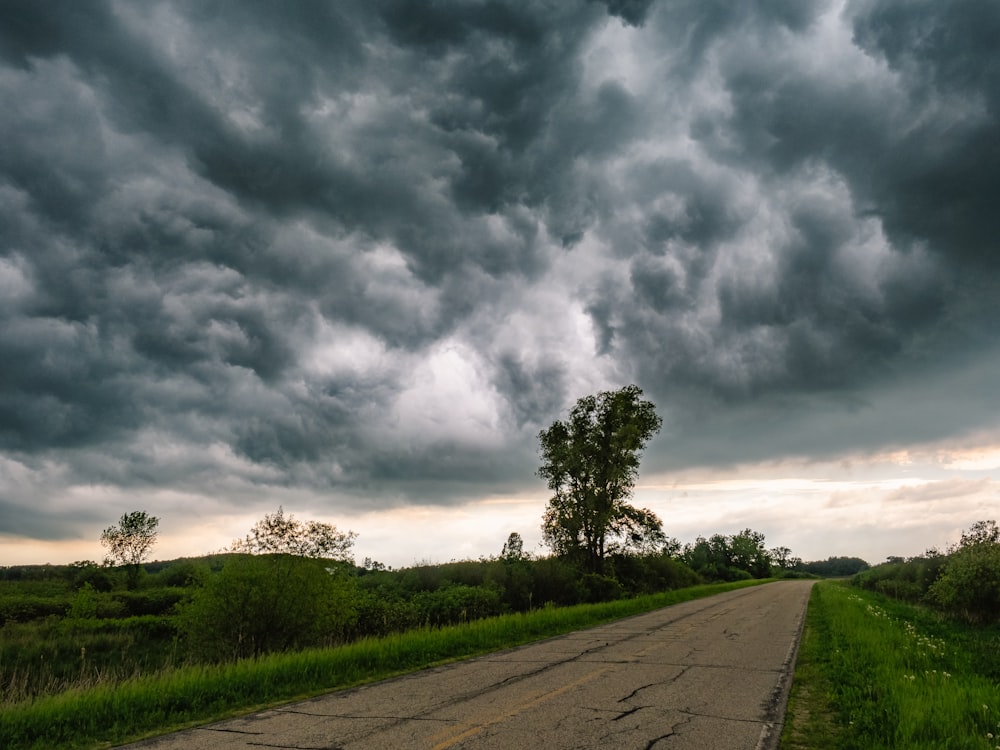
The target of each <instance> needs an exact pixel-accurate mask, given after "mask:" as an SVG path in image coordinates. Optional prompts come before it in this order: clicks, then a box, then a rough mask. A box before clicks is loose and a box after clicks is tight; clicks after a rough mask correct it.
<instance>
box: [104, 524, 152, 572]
mask: <svg viewBox="0 0 1000 750" xmlns="http://www.w3.org/2000/svg"><path fill="white" fill-rule="evenodd" d="M159 525H160V519H159V518H157V517H156V516H151V515H149V514H148V513H146V511H144V510H136V511H132V512H131V513H124V514H122V517H121V518H120V519H118V525H117V526H109V527H108V528H106V529H105V530H104V531H102V532H101V544H102V545H103V546H105V547H107V548H108V555H107V558H106V559H105V563H107V564H118V565H124V566H126V567H127V568H128V579H129V585H130V586H134V585H135V584H136V582H137V581H138V578H139V566H140V565H142V561H143V560H144V559H146V556H147V555H148V554H149V551H150V550H151V549H152V548H153V545H154V544H156V527H157V526H159Z"/></svg>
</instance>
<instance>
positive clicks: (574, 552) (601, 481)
mask: <svg viewBox="0 0 1000 750" xmlns="http://www.w3.org/2000/svg"><path fill="white" fill-rule="evenodd" d="M641 397H642V390H641V389H640V388H639V387H638V386H635V385H628V386H625V387H624V388H621V389H620V390H617V391H604V392H602V393H599V394H597V395H596V396H585V397H584V398H581V399H579V400H578V401H577V402H576V406H574V407H573V409H572V411H570V414H569V419H567V420H566V421H565V422H563V421H560V420H557V421H556V422H553V423H552V426H551V427H549V428H548V429H547V430H542V432H540V433H539V435H538V439H539V442H540V444H541V454H542V460H543V462H542V466H541V468H539V470H538V475H539V476H540V477H542V478H543V479H545V480H546V481H547V482H548V486H549V489H550V490H552V491H553V493H554V494H553V496H552V497H551V498H550V500H549V504H548V507H547V509H546V511H545V515H544V517H543V521H542V532H543V534H544V539H545V542H546V544H548V545H549V547H551V548H552V550H553V551H554V552H556V553H557V554H560V555H566V556H568V557H576V558H578V559H580V560H581V561H582V562H583V563H584V564H585V565H586V567H587V568H588V569H589V570H590V571H591V572H594V573H601V572H603V570H604V560H605V557H606V556H607V555H609V554H611V553H613V552H618V551H628V550H636V549H640V550H641V549H647V548H649V547H650V546H653V547H655V546H656V545H657V544H658V543H659V541H661V540H662V541H664V542H665V541H666V538H665V537H664V536H663V526H662V523H661V522H660V519H659V518H657V517H656V515H655V514H654V513H653V512H652V511H649V510H646V509H645V508H635V507H634V506H632V505H630V504H629V503H628V502H626V501H627V500H628V499H629V497H631V495H632V488H633V487H634V486H635V480H636V477H637V476H638V472H639V454H640V452H641V451H642V449H643V448H644V447H645V446H646V444H647V443H648V442H649V440H650V438H652V437H653V435H655V434H656V433H657V432H658V431H659V429H660V427H661V425H662V424H663V420H662V419H660V417H659V416H658V415H657V414H656V409H655V407H654V406H653V404H652V403H651V402H649V401H644V400H642V398H641Z"/></svg>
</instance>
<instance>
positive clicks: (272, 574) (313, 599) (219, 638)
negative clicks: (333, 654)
mask: <svg viewBox="0 0 1000 750" xmlns="http://www.w3.org/2000/svg"><path fill="white" fill-rule="evenodd" d="M353 590H354V582H353V580H351V579H349V578H348V577H347V576H346V575H345V574H343V573H342V572H341V571H338V570H330V569H327V568H326V567H325V563H324V562H322V561H319V560H311V559H307V558H301V557H294V556H291V555H261V556H251V555H245V556H244V555H240V556H234V557H232V558H231V559H229V560H228V561H227V562H226V565H225V567H223V569H222V572H221V573H219V574H218V575H216V576H214V577H213V578H212V579H210V580H209V582H208V584H207V585H206V586H205V587H204V588H203V589H201V590H199V591H197V592H196V593H195V595H194V597H193V599H192V601H191V603H190V604H188V605H186V606H184V607H183V608H182V610H181V614H180V616H179V620H178V629H179V630H180V632H181V633H182V634H183V636H184V638H185V641H186V643H187V644H188V646H189V647H190V649H191V651H192V652H193V654H194V655H195V656H197V657H199V658H203V659H208V660H225V659H240V658H243V657H247V656H256V655H259V654H263V653H266V652H271V651H285V650H288V649H293V648H304V647H307V646H314V645H321V644H323V643H329V642H333V641H336V640H339V639H341V638H342V637H343V636H344V634H345V632H346V629H347V627H348V626H349V624H350V623H351V621H352V620H353V618H354V616H355V613H354V607H353Z"/></svg>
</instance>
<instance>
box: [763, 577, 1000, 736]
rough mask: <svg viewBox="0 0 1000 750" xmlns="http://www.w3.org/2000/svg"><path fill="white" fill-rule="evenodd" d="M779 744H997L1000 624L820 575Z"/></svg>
mask: <svg viewBox="0 0 1000 750" xmlns="http://www.w3.org/2000/svg"><path fill="white" fill-rule="evenodd" d="M780 747H781V750H806V749H807V748H808V749H809V750H824V749H827V748H829V749H830V750H882V749H883V748H885V749H886V750H888V749H889V748H892V749H893V750H928V748H954V749H955V750H961V749H964V748H968V749H969V750H973V749H975V750H995V749H996V748H998V747H1000V628H997V626H995V625H994V626H991V627H974V626H971V625H968V624H962V623H960V622H958V621H955V620H953V619H946V618H945V617H943V616H941V615H940V614H936V613H933V612H930V611H929V610H926V609H922V608H919V607H916V606H914V605H910V604H906V603H903V602H899V601H896V600H893V599H889V598H887V597H885V596H882V595H879V594H875V593H871V592H867V591H862V590H860V589H858V588H855V587H851V586H848V585H847V584H846V583H841V582H832V581H825V582H821V583H817V584H816V586H815V587H814V589H813V594H812V597H811V600H810V604H809V611H808V613H807V617H806V625H805V631H804V634H803V640H802V644H801V646H800V650H799V658H798V662H797V665H796V671H795V679H794V681H793V685H792V694H791V700H790V703H789V710H788V716H787V719H786V726H785V731H784V733H783V735H782V740H781V745H780Z"/></svg>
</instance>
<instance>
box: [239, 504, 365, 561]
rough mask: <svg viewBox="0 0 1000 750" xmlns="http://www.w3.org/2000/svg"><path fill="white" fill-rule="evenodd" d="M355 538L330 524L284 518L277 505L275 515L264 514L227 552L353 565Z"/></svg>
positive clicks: (283, 511)
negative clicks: (292, 556)
mask: <svg viewBox="0 0 1000 750" xmlns="http://www.w3.org/2000/svg"><path fill="white" fill-rule="evenodd" d="M357 536H358V535H357V534H356V533H355V532H353V531H340V530H339V529H338V528H337V527H336V526H334V525H333V524H330V523H323V522H321V521H307V522H305V523H303V522H302V521H299V520H298V519H297V518H296V517H295V516H293V515H292V514H291V513H289V514H288V515H287V516H286V515H285V509H284V508H282V507H281V506H278V512H277V513H268V514H267V515H265V516H264V518H262V519H261V520H260V521H258V522H257V523H255V524H254V526H253V528H252V529H250V533H249V534H247V535H246V536H245V537H243V538H242V539H236V540H235V541H234V542H233V543H232V544H231V545H230V547H229V550H230V551H231V552H247V553H250V554H252V555H268V554H282V555H294V556H296V557H313V558H321V559H325V560H340V561H342V562H354V556H353V554H352V553H351V548H352V547H354V540H355V539H356V538H357Z"/></svg>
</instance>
